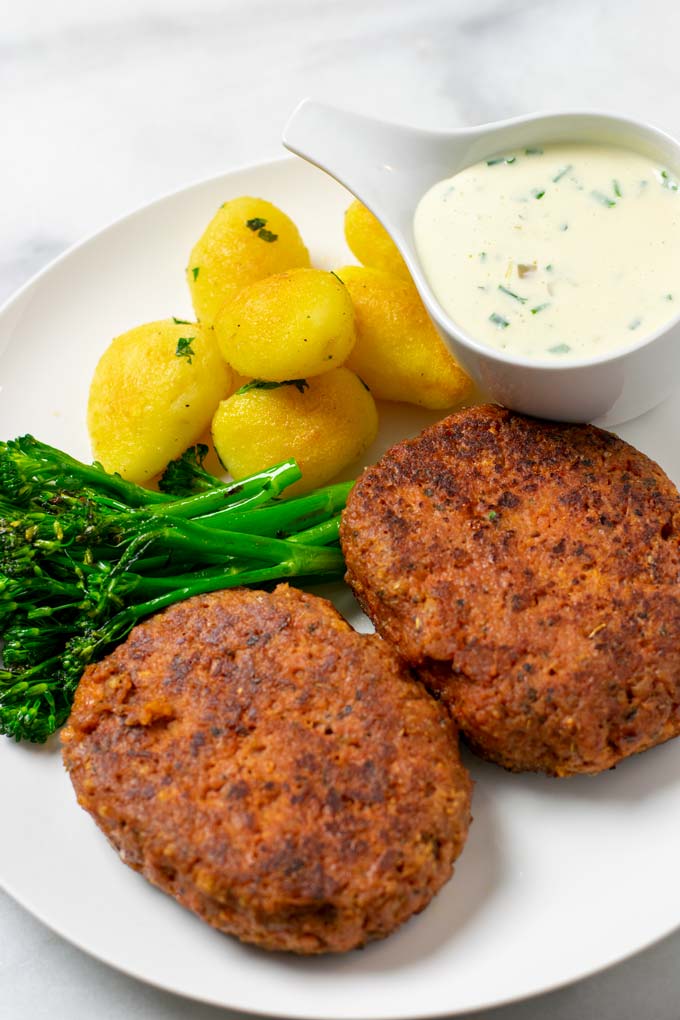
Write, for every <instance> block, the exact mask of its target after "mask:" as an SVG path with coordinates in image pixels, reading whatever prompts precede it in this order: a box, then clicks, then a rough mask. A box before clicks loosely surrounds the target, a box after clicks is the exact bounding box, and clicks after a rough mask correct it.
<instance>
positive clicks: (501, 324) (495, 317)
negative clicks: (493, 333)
mask: <svg viewBox="0 0 680 1020" xmlns="http://www.w3.org/2000/svg"><path fill="white" fill-rule="evenodd" d="M489 321H490V322H493V324H494V325H495V326H498V328H499V329H507V328H508V326H509V325H510V323H509V322H508V320H507V319H504V318H503V316H502V315H499V314H498V312H492V313H491V315H490V316H489Z"/></svg>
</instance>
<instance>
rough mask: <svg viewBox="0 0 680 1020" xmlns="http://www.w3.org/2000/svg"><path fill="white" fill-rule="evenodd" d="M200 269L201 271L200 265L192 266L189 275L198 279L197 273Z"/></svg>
mask: <svg viewBox="0 0 680 1020" xmlns="http://www.w3.org/2000/svg"><path fill="white" fill-rule="evenodd" d="M200 271H201V267H200V266H194V267H193V269H192V270H191V275H192V276H193V278H194V280H196V279H198V274H199V273H200Z"/></svg>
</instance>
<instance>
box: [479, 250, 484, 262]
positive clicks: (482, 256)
mask: <svg viewBox="0 0 680 1020" xmlns="http://www.w3.org/2000/svg"><path fill="white" fill-rule="evenodd" d="M479 261H480V262H486V252H485V251H480V253H479Z"/></svg>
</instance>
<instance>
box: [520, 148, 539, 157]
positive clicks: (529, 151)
mask: <svg viewBox="0 0 680 1020" xmlns="http://www.w3.org/2000/svg"><path fill="white" fill-rule="evenodd" d="M524 154H525V156H542V155H543V149H538V148H536V149H525V150H524Z"/></svg>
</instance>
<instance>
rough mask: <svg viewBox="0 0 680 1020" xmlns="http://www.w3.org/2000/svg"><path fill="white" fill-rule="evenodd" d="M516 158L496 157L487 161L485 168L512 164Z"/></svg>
mask: <svg viewBox="0 0 680 1020" xmlns="http://www.w3.org/2000/svg"><path fill="white" fill-rule="evenodd" d="M516 159H517V156H496V157H495V159H487V161H486V165H487V166H497V165H498V164H499V163H508V164H510V163H514V162H515V160H516Z"/></svg>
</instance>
